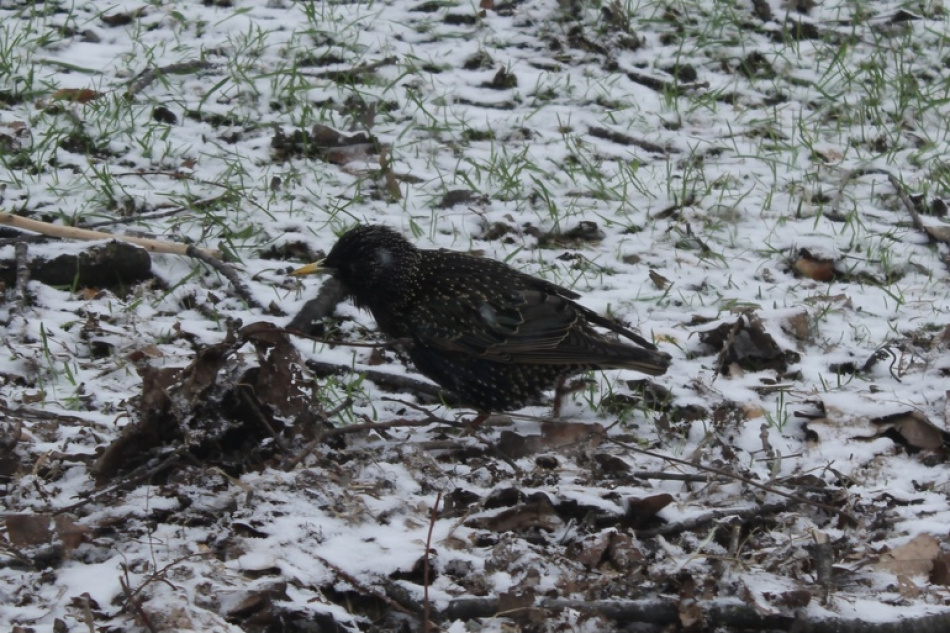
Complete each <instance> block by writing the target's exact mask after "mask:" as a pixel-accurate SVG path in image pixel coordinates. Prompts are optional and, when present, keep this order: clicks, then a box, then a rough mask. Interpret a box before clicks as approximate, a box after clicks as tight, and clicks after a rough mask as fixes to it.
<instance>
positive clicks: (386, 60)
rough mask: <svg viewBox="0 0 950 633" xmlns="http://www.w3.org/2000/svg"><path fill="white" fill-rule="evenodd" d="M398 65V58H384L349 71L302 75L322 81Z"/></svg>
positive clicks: (328, 71) (329, 71) (354, 67)
mask: <svg viewBox="0 0 950 633" xmlns="http://www.w3.org/2000/svg"><path fill="white" fill-rule="evenodd" d="M395 63H396V57H395V56H390V57H384V58H383V59H381V60H379V61H378V62H371V63H369V64H360V65H359V66H353V67H352V68H350V69H349V70H325V71H323V72H319V73H303V72H302V73H300V74H301V75H303V76H306V77H319V78H321V79H337V78H340V77H349V76H352V75H361V74H364V73H370V72H373V71H374V70H376V69H377V68H382V67H383V66H391V65H393V64H395Z"/></svg>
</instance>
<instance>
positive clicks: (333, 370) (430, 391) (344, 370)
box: [307, 343, 445, 402]
mask: <svg viewBox="0 0 950 633" xmlns="http://www.w3.org/2000/svg"><path fill="white" fill-rule="evenodd" d="M339 344H340V345H344V344H345V343H339ZM307 367H308V368H310V369H311V370H312V371H315V372H317V373H320V374H323V375H327V374H351V373H354V369H353V367H352V366H350V365H341V364H339V363H327V362H324V361H318V360H308V361H307ZM355 371H356V373H359V374H363V375H364V376H366V378H367V380H371V381H372V382H374V383H376V384H377V385H379V386H380V387H384V388H388V389H393V390H396V391H400V392H404V391H408V392H409V393H410V394H412V395H414V396H417V397H421V398H424V399H428V400H431V401H435V402H439V401H442V400H445V398H444V395H445V394H443V393H442V390H441V389H440V388H439V387H437V386H436V385H434V384H432V383H428V382H423V381H421V380H416V379H414V378H409V377H408V376H400V375H399V374H389V373H386V372H384V371H377V370H374V369H364V368H359V369H357V370H355Z"/></svg>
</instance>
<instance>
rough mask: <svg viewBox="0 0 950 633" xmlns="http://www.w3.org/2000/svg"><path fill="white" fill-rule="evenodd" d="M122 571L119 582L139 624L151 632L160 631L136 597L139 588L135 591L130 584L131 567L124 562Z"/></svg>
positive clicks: (126, 601)
mask: <svg viewBox="0 0 950 633" xmlns="http://www.w3.org/2000/svg"><path fill="white" fill-rule="evenodd" d="M122 573H123V575H122V576H119V584H120V585H121V586H122V593H124V594H125V604H126V605H132V609H133V610H134V611H135V619H136V620H138V621H139V624H141V625H142V626H143V627H145V628H146V629H148V630H149V631H151V633H158V632H157V630H156V629H155V626H154V625H153V624H152V620H151V619H150V618H149V617H148V614H147V613H145V610H144V609H143V608H142V605H141V604H140V603H139V601H138V600H137V599H136V598H135V594H136V593H138V590H136V591H134V592H133V591H132V588H131V587H130V586H129V569H128V567H126V566H125V564H124V563H123V564H122ZM143 586H144V585H143ZM139 589H141V587H139Z"/></svg>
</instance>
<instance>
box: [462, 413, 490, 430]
mask: <svg viewBox="0 0 950 633" xmlns="http://www.w3.org/2000/svg"><path fill="white" fill-rule="evenodd" d="M490 415H491V413H489V412H487V411H479V412H478V414H477V415H476V416H475V417H474V418H472V419H471V420H466V421H465V426H466V427H468V428H470V429H472V430H475V429H477V428H478V427H480V426H481V425H482V422H484V421H485V420H487V419H488V417H489V416H490Z"/></svg>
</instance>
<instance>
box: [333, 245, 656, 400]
mask: <svg viewBox="0 0 950 633" xmlns="http://www.w3.org/2000/svg"><path fill="white" fill-rule="evenodd" d="M323 267H324V268H326V269H328V271H329V272H332V273H333V274H335V275H336V276H337V277H338V278H339V279H340V281H342V282H343V284H344V285H345V286H346V287H347V289H348V290H349V292H350V294H351V296H352V297H353V298H354V300H355V302H356V304H357V305H359V306H361V307H363V308H366V309H368V310H370V312H372V314H373V317H374V318H375V319H376V321H377V323H378V325H379V327H380V330H382V331H383V332H384V333H385V334H386V335H388V336H390V337H392V338H396V339H408V340H409V341H410V342H411V344H410V346H409V355H410V358H411V359H412V360H413V362H414V363H415V365H416V366H417V368H418V369H419V371H421V372H422V373H423V374H425V375H427V376H429V377H430V378H432V379H433V380H435V381H436V382H437V383H439V384H440V385H442V386H443V387H445V388H446V389H449V390H450V391H452V392H454V393H455V394H456V395H457V396H458V397H459V399H460V400H461V401H462V402H464V403H466V404H470V405H472V406H474V407H476V408H478V409H480V410H483V411H489V410H504V409H510V408H514V407H518V406H521V405H523V404H524V403H526V402H528V401H530V400H532V399H535V398H537V397H538V396H539V395H540V393H541V392H542V391H544V390H545V389H549V388H551V387H553V386H554V385H555V383H556V382H557V381H558V380H559V379H562V378H564V377H567V376H569V375H571V374H575V373H578V372H581V371H584V370H588V369H608V368H624V369H636V370H637V371H640V372H643V373H646V374H650V375H660V374H662V373H664V372H665V371H666V369H667V367H668V366H669V358H670V357H669V356H668V355H667V354H664V353H661V352H658V351H656V348H655V347H654V346H653V345H651V344H650V343H649V342H647V341H646V340H644V339H643V338H642V337H640V336H638V335H637V334H636V333H634V332H631V331H630V330H628V329H626V328H624V327H623V326H621V325H619V324H618V323H615V322H614V321H611V320H609V319H606V318H604V317H602V316H600V315H598V314H596V313H594V312H592V311H591V310H588V309H587V308H584V307H583V306H581V305H579V304H577V303H575V302H574V301H573V300H574V299H576V298H578V296H579V295H578V294H577V293H575V292H573V291H571V290H568V289H566V288H562V287H560V286H557V285H555V284H552V283H550V282H547V281H544V280H543V279H537V278H535V277H531V276H530V275H525V274H523V273H520V272H518V271H516V270H514V269H513V268H511V267H509V266H507V265H505V264H503V263H501V262H497V261H494V260H490V259H482V258H478V257H473V256H471V255H466V254H463V253H457V252H454V251H446V250H420V249H417V248H415V247H414V246H413V245H412V244H410V243H409V242H408V241H407V240H406V239H405V238H403V237H402V236H401V235H399V234H398V233H396V232H395V231H392V230H391V229H388V228H386V227H382V226H361V227H357V228H355V229H353V230H351V231H349V232H348V233H346V234H345V235H343V237H341V238H340V240H339V241H338V242H337V244H336V246H334V247H333V249H332V250H331V251H330V254H329V255H328V256H327V258H326V260H325V261H324V262H323ZM594 326H599V327H603V328H606V329H609V330H611V331H613V332H614V333H616V334H618V335H620V336H623V337H625V338H627V339H628V340H630V341H632V342H633V343H636V346H633V345H628V344H625V343H620V342H617V341H613V340H610V339H608V338H606V337H605V336H603V335H602V334H600V333H599V332H598V331H597V330H595V329H594Z"/></svg>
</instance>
